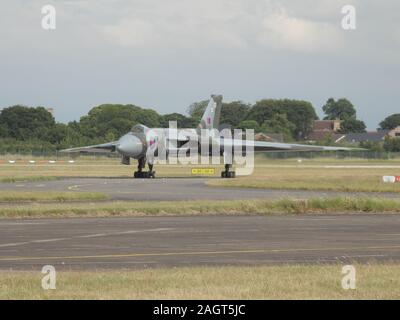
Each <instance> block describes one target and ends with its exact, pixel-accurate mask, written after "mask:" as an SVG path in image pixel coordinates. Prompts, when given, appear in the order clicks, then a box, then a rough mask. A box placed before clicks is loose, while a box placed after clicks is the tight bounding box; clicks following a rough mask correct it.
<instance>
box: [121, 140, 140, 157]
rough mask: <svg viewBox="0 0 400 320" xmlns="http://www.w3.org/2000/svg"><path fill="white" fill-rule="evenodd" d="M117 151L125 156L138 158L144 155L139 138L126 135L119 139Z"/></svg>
mask: <svg viewBox="0 0 400 320" xmlns="http://www.w3.org/2000/svg"><path fill="white" fill-rule="evenodd" d="M117 150H118V152H119V153H121V154H123V155H126V156H130V157H137V156H139V155H140V154H141V153H142V151H143V145H142V142H141V141H140V139H139V138H137V137H135V136H133V135H126V136H123V137H122V138H121V139H119V141H118V146H117Z"/></svg>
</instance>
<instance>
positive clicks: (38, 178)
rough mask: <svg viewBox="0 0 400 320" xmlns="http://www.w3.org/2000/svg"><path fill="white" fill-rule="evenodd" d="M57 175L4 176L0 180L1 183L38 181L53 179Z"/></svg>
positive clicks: (55, 178)
mask: <svg viewBox="0 0 400 320" xmlns="http://www.w3.org/2000/svg"><path fill="white" fill-rule="evenodd" d="M57 179H58V177H48V176H27V177H23V176H22V177H21V176H16V177H6V178H1V179H0V182H2V183H16V182H39V181H53V180H57Z"/></svg>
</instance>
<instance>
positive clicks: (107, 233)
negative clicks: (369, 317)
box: [0, 214, 400, 272]
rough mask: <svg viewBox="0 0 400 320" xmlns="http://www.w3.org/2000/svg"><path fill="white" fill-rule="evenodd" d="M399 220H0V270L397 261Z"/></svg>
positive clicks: (335, 217)
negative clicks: (50, 267)
mask: <svg viewBox="0 0 400 320" xmlns="http://www.w3.org/2000/svg"><path fill="white" fill-rule="evenodd" d="M399 230H400V216H398V215H390V214H379V215H372V214H371V215H363V214H353V215H351V214H346V215H323V216H318V215H304V216H186V217H178V216H172V217H171V216H170V217H130V218H125V217H113V218H84V219H75V218H70V219H32V220H26V219H24V220H9V219H3V220H0V270H37V271H38V272H40V270H41V268H42V266H44V265H54V266H55V267H56V269H57V270H96V269H97V270H102V269H105V270H107V269H116V270H121V269H137V268H152V267H178V266H215V265H269V264H299V263H352V262H354V261H359V262H366V261H379V262H383V261H395V262H399V261H400V233H399Z"/></svg>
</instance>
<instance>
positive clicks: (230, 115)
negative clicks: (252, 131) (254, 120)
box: [220, 101, 250, 128]
mask: <svg viewBox="0 0 400 320" xmlns="http://www.w3.org/2000/svg"><path fill="white" fill-rule="evenodd" d="M249 110H250V105H249V104H246V103H244V102H242V101H233V102H229V103H223V104H222V109H221V121H220V123H221V124H228V125H230V126H231V127H232V128H237V127H238V125H239V123H240V122H242V121H243V120H244V119H246V117H247V113H248V112H249Z"/></svg>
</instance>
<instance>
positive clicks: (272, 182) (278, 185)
mask: <svg viewBox="0 0 400 320" xmlns="http://www.w3.org/2000/svg"><path fill="white" fill-rule="evenodd" d="M384 175H400V168H397V169H394V168H334V167H330V168H324V167H310V166H297V167H277V168H275V167H265V166H264V167H263V166H259V167H256V168H255V170H254V173H253V175H251V176H247V177H240V178H237V179H233V180H222V179H221V180H210V181H208V184H209V185H210V186H224V187H241V188H268V189H293V190H294V189H297V190H327V191H344V192H400V183H393V184H392V183H383V182H382V176H384Z"/></svg>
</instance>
